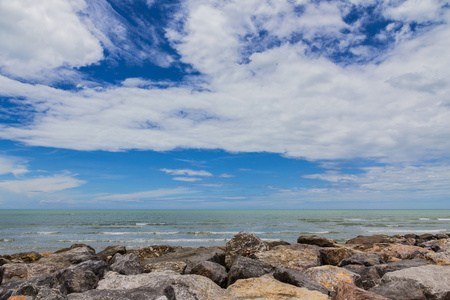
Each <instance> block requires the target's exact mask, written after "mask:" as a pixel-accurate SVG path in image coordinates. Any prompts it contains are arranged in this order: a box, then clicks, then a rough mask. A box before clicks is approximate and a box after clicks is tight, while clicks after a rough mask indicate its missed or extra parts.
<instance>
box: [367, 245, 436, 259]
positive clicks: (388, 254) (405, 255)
mask: <svg viewBox="0 0 450 300" xmlns="http://www.w3.org/2000/svg"><path fill="white" fill-rule="evenodd" d="M367 251H372V252H377V253H379V254H380V255H381V257H382V258H383V259H384V260H385V261H387V262H392V261H397V260H398V259H414V258H420V257H422V256H424V255H425V254H427V253H429V252H430V250H427V249H425V248H421V247H417V246H409V245H401V244H375V245H373V247H372V248H370V249H368V250H367Z"/></svg>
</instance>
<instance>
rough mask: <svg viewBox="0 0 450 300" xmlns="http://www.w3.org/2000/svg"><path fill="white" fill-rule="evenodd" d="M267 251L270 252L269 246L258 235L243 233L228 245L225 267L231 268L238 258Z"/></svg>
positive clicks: (237, 235)
mask: <svg viewBox="0 0 450 300" xmlns="http://www.w3.org/2000/svg"><path fill="white" fill-rule="evenodd" d="M267 250H269V246H267V244H266V243H264V242H263V241H262V240H260V239H259V238H258V237H257V236H256V235H254V234H253V233H249V232H243V231H241V232H239V233H238V234H236V235H235V236H234V237H233V238H232V239H231V240H229V241H228V242H227V244H226V251H225V252H226V253H225V265H226V267H227V268H231V265H232V264H233V262H234V261H235V260H236V258H237V257H238V256H248V255H250V254H252V253H256V252H260V251H267Z"/></svg>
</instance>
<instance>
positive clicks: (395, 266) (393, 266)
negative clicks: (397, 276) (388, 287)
mask: <svg viewBox="0 0 450 300" xmlns="http://www.w3.org/2000/svg"><path fill="white" fill-rule="evenodd" d="M429 264H430V263H429V262H427V261H426V260H424V259H420V258H416V259H411V260H399V261H395V262H391V263H388V264H381V265H376V266H375V267H374V268H375V269H376V271H377V272H378V274H379V275H380V277H383V276H384V274H386V273H389V272H395V271H399V270H403V269H407V268H414V267H421V266H425V265H429Z"/></svg>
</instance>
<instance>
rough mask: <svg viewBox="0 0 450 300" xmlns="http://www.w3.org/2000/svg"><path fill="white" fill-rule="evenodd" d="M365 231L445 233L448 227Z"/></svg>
mask: <svg viewBox="0 0 450 300" xmlns="http://www.w3.org/2000/svg"><path fill="white" fill-rule="evenodd" d="M364 231H365V232H369V233H380V232H381V233H386V232H391V233H430V234H431V233H445V232H447V230H446V229H427V230H422V229H410V230H403V229H396V230H394V229H391V230H389V229H380V230H364Z"/></svg>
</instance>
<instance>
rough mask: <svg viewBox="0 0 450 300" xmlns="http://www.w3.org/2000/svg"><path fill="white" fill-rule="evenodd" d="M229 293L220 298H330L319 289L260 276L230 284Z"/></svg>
mask: <svg viewBox="0 0 450 300" xmlns="http://www.w3.org/2000/svg"><path fill="white" fill-rule="evenodd" d="M226 292H227V294H226V296H225V297H224V298H220V299H230V300H232V299H264V300H285V299H303V300H328V299H329V297H328V296H327V295H324V294H322V293H320V292H317V291H310V290H307V289H305V288H299V287H296V286H293V285H290V284H286V283H282V282H280V281H278V280H275V279H273V278H267V277H260V278H249V279H241V280H238V281H236V283H234V284H233V285H231V286H229V287H228V288H227V290H226Z"/></svg>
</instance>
